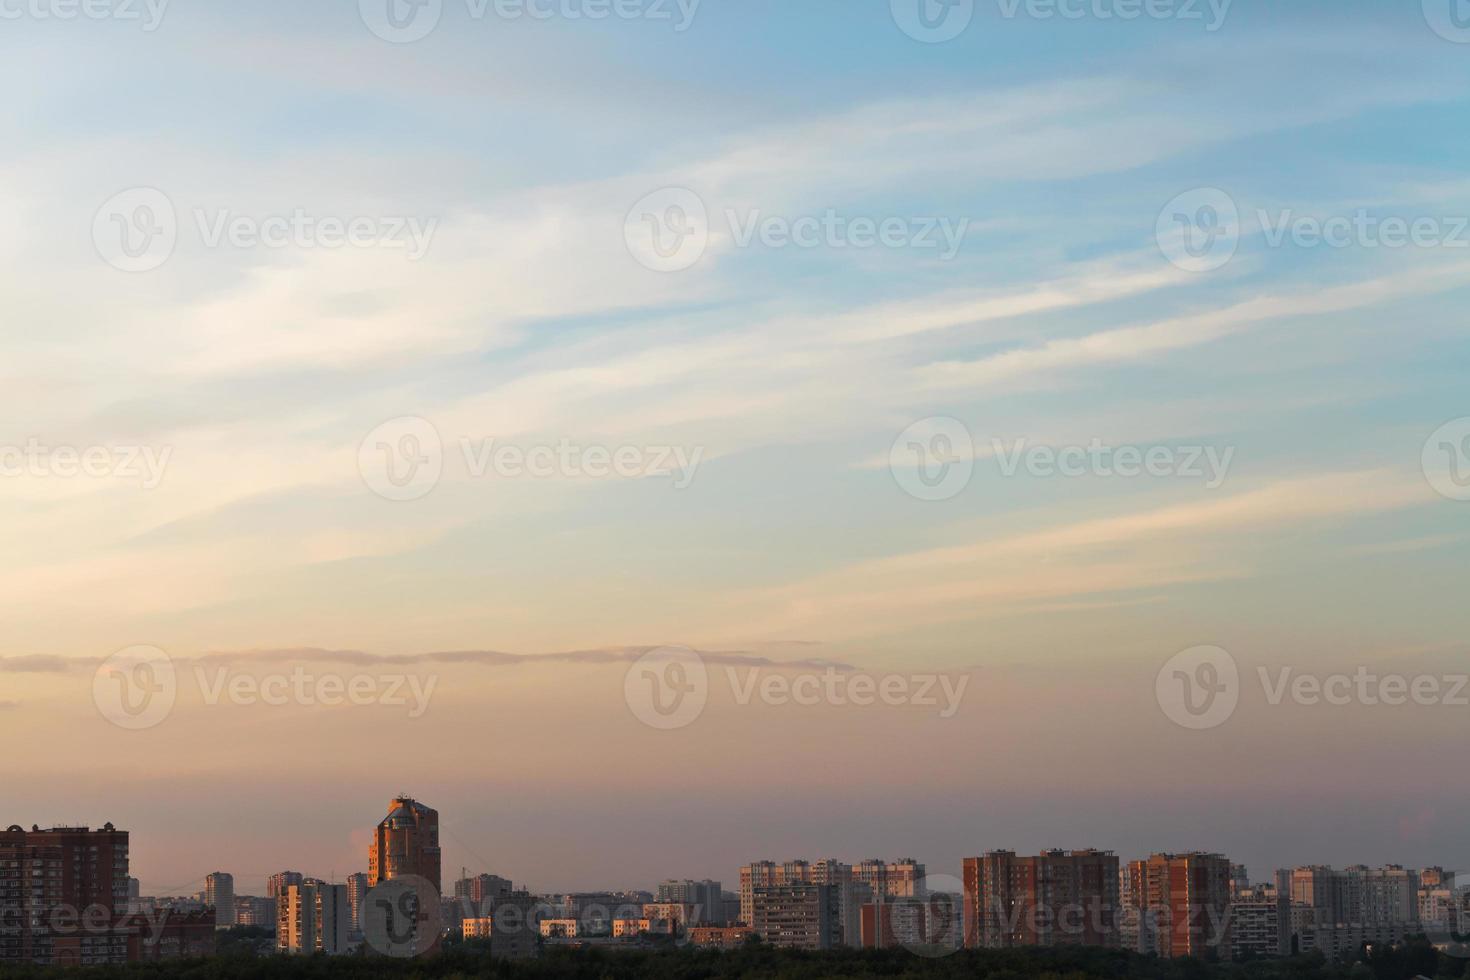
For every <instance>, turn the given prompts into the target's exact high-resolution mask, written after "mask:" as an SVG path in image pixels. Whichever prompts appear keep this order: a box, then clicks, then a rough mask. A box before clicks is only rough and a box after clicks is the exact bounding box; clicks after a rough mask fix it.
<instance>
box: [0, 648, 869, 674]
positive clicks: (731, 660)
mask: <svg viewBox="0 0 1470 980" xmlns="http://www.w3.org/2000/svg"><path fill="white" fill-rule="evenodd" d="M783 642H789V643H792V644H800V645H808V644H811V643H813V642H814V641H807V640H792V641H783ZM656 649H659V648H658V647H657V646H641V647H605V648H601V649H591V650H566V651H561V652H556V653H526V654H518V653H504V652H501V651H498V650H448V651H435V652H427V653H407V654H372V653H367V652H364V651H362V650H329V649H323V648H318V647H296V648H291V649H274V650H270V649H260V650H231V651H215V652H210V653H201V654H194V655H183V656H174V657H172V658H171V659H172V660H173V662H174V663H176V664H229V665H233V666H237V667H242V668H243V667H252V666H256V665H259V664H278V663H305V664H350V665H352V666H355V667H367V668H375V667H407V666H415V665H422V664H445V665H469V666H476V667H519V666H538V665H542V664H618V663H632V662H634V661H636V660H637V659H638V658H639V657H641V656H643V655H644V654H646V653H648V652H649V651H651V650H656ZM694 652H695V653H697V654H698V655H699V657H700V659H702V660H703V661H704V662H705V663H707V664H724V665H730V666H745V667H766V668H770V669H773V670H827V669H832V670H837V671H852V670H856V669H857V668H856V667H854V666H853V665H852V664H847V663H843V662H841V661H836V660H827V659H823V658H803V659H797V660H776V659H773V658H771V657H766V656H762V655H760V654H756V653H751V652H749V651H744V650H695V651H694ZM100 663H102V660H101V659H100V658H95V657H90V658H89V657H46V656H31V657H0V672H9V673H53V674H54V673H64V672H66V671H68V670H83V669H95V668H96V667H97V665H98V664H100Z"/></svg>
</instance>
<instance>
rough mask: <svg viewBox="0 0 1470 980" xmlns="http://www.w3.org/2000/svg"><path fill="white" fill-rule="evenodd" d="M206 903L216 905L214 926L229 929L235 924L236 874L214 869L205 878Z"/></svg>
mask: <svg viewBox="0 0 1470 980" xmlns="http://www.w3.org/2000/svg"><path fill="white" fill-rule="evenodd" d="M204 904H205V905H212V906H213V907H214V927H215V928H216V929H228V928H230V927H231V926H233V925H234V924H235V876H234V875H231V874H226V873H225V872H223V871H214V872H211V873H210V874H209V875H207V876H206V877H205V879H204Z"/></svg>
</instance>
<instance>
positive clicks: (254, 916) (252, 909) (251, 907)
mask: <svg viewBox="0 0 1470 980" xmlns="http://www.w3.org/2000/svg"><path fill="white" fill-rule="evenodd" d="M235 925H237V926H255V927H257V928H263V929H269V930H271V931H272V932H274V931H275V928H276V900H275V899H273V898H262V897H260V896H258V895H236V896H235Z"/></svg>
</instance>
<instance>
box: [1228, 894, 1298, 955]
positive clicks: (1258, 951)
mask: <svg viewBox="0 0 1470 980" xmlns="http://www.w3.org/2000/svg"><path fill="white" fill-rule="evenodd" d="M1231 887H1232V888H1233V890H1234V891H1233V894H1232V896H1231V900H1230V948H1231V954H1232V955H1233V956H1234V957H1235V958H1237V959H1252V958H1258V957H1263V956H1284V955H1286V954H1288V953H1290V952H1291V919H1290V917H1289V915H1288V910H1289V908H1290V903H1291V900H1290V897H1289V896H1288V895H1286V894H1284V893H1283V892H1282V891H1281V890H1280V889H1279V888H1278V887H1277V886H1276V885H1250V886H1247V887H1244V888H1242V887H1240V886H1239V885H1237V884H1235V883H1232V885H1231Z"/></svg>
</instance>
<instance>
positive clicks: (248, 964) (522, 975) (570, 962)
mask: <svg viewBox="0 0 1470 980" xmlns="http://www.w3.org/2000/svg"><path fill="white" fill-rule="evenodd" d="M256 938H258V937H254V936H244V935H241V936H232V937H230V941H229V942H228V943H226V944H225V947H226V948H225V949H223V950H222V952H223V953H224V955H221V956H218V957H216V958H214V959H209V960H191V961H187V962H176V963H161V964H137V965H133V966H129V967H94V968H86V969H59V968H45V967H29V968H20V969H10V970H6V971H4V976H5V978H6V980H9V978H11V977H15V978H25V980H43V978H44V980H72V978H74V980H107V978H118V980H123V978H126V980H174V978H184V980H188V978H200V980H202V978H213V977H223V978H227V980H268V978H271V980H273V978H277V977H283V978H288V980H289V978H301V980H310V978H324V980H325V978H330V980H355V978H367V977H401V978H404V980H460V978H470V977H487V978H503V980H826V978H829V977H842V978H852V980H877V978H884V980H908V978H921V977H922V978H933V980H946V978H961V977H963V978H965V980H1412V978H1413V977H1415V976H1416V975H1420V974H1423V975H1425V976H1429V977H1438V978H1441V980H1458V978H1462V977H1464V976H1465V975H1466V970H1465V961H1464V960H1458V959H1453V958H1450V957H1445V956H1441V955H1439V954H1437V953H1436V952H1435V951H1434V949H1433V947H1431V946H1429V945H1428V944H1427V943H1425V942H1423V941H1422V940H1421V941H1417V942H1409V943H1405V944H1402V945H1400V946H1397V947H1387V946H1380V947H1377V948H1375V949H1373V950H1371V951H1365V952H1364V953H1363V955H1362V957H1361V959H1360V961H1359V962H1357V963H1328V962H1326V961H1325V960H1324V959H1323V958H1322V957H1321V956H1315V955H1309V956H1295V957H1291V958H1289V959H1258V960H1254V961H1251V962H1248V963H1206V962H1203V961H1200V960H1188V959H1185V960H1161V959H1156V958H1151V957H1144V956H1136V955H1133V954H1131V953H1125V952H1122V951H1119V950H1108V949H1096V948H1077V949H1052V950H1047V949H1014V950H976V951H965V952H958V953H955V954H953V955H950V956H945V957H941V958H938V959H926V958H924V957H920V956H917V955H915V954H914V953H911V952H909V951H908V950H906V949H889V950H835V951H832V952H827V953H802V952H797V951H792V950H781V949H773V948H771V947H769V946H762V945H759V944H754V945H751V946H748V947H746V948H743V949H740V950H735V951H732V952H719V951H714V950H703V951H701V950H692V949H658V950H636V951H634V950H628V951H624V950H600V949H592V950H573V949H551V950H548V951H547V952H546V954H545V955H544V956H542V957H541V958H540V959H537V960H530V961H522V962H510V961H503V960H491V959H490V958H489V956H488V955H487V953H486V951H485V949H484V945H483V944H481V943H453V944H448V945H446V947H445V949H444V950H443V951H442V952H441V953H440V954H439V955H437V956H432V957H424V958H421V959H417V960H408V961H403V960H390V959H384V958H382V957H374V956H346V957H334V958H326V957H277V956H271V955H264V956H263V955H257V954H255V953H254V952H252V949H253V948H254V947H255V944H253V943H252V942H250V940H253V939H256Z"/></svg>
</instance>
